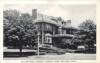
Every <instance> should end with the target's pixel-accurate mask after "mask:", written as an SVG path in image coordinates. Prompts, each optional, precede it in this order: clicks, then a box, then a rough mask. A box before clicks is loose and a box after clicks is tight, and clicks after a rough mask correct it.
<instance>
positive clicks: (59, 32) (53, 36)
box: [32, 9, 77, 47]
mask: <svg viewBox="0 0 100 63" xmlns="http://www.w3.org/2000/svg"><path fill="white" fill-rule="evenodd" d="M32 17H33V23H34V26H35V27H36V29H37V32H38V33H39V34H40V35H39V38H40V39H39V43H40V45H41V46H42V47H52V46H57V45H60V46H63V45H61V44H60V43H58V44H57V42H59V40H60V41H61V42H62V41H64V40H65V42H71V40H72V38H74V37H75V35H74V32H76V31H77V29H76V28H74V27H72V26H71V20H63V19H62V18H61V17H53V16H47V15H43V14H41V13H38V12H37V9H33V10H32ZM58 47H59V46H58Z"/></svg>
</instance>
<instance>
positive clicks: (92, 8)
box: [3, 4, 96, 60]
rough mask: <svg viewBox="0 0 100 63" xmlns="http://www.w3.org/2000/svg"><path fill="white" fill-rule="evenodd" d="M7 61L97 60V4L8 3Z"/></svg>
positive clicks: (5, 12) (5, 21)
mask: <svg viewBox="0 0 100 63" xmlns="http://www.w3.org/2000/svg"><path fill="white" fill-rule="evenodd" d="M3 59H4V60H96V5H95V4H5V5H4V8H3Z"/></svg>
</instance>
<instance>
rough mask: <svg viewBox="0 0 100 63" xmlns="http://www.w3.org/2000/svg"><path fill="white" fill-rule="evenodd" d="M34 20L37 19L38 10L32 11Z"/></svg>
mask: <svg viewBox="0 0 100 63" xmlns="http://www.w3.org/2000/svg"><path fill="white" fill-rule="evenodd" d="M32 18H33V20H35V19H37V9H33V10H32Z"/></svg>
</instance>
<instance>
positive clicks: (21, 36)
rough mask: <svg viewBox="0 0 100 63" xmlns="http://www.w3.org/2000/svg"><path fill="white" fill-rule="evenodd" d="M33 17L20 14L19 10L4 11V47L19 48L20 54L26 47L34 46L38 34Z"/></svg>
mask: <svg viewBox="0 0 100 63" xmlns="http://www.w3.org/2000/svg"><path fill="white" fill-rule="evenodd" d="M34 29H35V27H34V25H33V21H32V16H30V14H28V13H23V14H19V12H18V11H17V10H6V11H4V45H5V46H14V47H18V48H19V50H20V53H22V48H23V46H25V45H29V46H31V47H32V46H33V45H34V40H35V36H36V33H35V31H34Z"/></svg>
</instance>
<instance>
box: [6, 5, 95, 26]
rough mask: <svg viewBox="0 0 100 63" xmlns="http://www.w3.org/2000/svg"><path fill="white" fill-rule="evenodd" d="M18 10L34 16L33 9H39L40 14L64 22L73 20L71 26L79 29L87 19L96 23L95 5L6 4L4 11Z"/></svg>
mask: <svg viewBox="0 0 100 63" xmlns="http://www.w3.org/2000/svg"><path fill="white" fill-rule="evenodd" d="M9 9H16V10H18V11H19V12H21V13H30V14H32V9H37V10H38V12H39V13H42V14H45V15H48V16H54V17H62V18H63V19H64V20H69V19H70V20H71V22H72V23H71V25H72V26H74V27H78V25H79V24H80V23H82V22H83V21H85V20H87V19H91V20H93V21H94V22H96V5H95V4H6V5H5V6H4V10H9Z"/></svg>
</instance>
